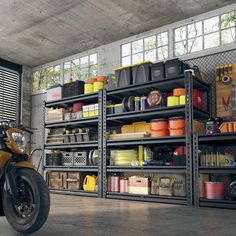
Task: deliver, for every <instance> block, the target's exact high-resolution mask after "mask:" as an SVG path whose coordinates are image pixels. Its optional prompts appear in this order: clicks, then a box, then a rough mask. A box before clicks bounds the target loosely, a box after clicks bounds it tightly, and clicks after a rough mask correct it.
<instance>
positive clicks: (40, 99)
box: [22, 4, 236, 164]
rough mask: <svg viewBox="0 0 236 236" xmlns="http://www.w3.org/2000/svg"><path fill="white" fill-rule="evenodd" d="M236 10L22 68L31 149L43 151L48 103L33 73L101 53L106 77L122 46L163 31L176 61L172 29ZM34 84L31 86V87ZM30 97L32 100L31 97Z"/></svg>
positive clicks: (215, 50) (101, 67)
mask: <svg viewBox="0 0 236 236" xmlns="http://www.w3.org/2000/svg"><path fill="white" fill-rule="evenodd" d="M234 9H236V4H233V5H229V6H227V7H223V8H219V9H217V10H214V11H211V12H208V13H204V14H201V15H198V16H196V17H193V18H189V19H186V20H183V21H180V22H176V23H174V24H171V25H167V26H164V27H161V28H158V29H154V30H151V31H148V32H144V33H142V34H139V35H135V36H132V37H129V38H125V39H123V40H119V41H116V42H113V43H111V44H107V45H103V46H101V47H98V48H95V49H92V50H89V51H85V52H82V53H79V54H76V55H72V56H70V57H66V58H63V59H61V60H57V61H54V62H51V63H48V64H45V65H41V66H38V67H35V68H33V69H32V70H31V69H30V68H27V67H24V68H23V69H24V70H23V78H24V79H23V86H22V87H23V109H22V113H23V117H24V120H23V121H24V123H25V124H28V123H29V121H30V119H31V128H32V129H33V130H34V135H33V136H32V140H31V147H32V148H43V144H44V132H43V129H44V115H45V114H44V100H45V93H42V92H41V93H37V94H31V91H32V90H31V85H32V81H33V79H32V72H33V71H36V70H39V69H42V68H47V67H49V66H52V65H57V64H61V66H62V65H63V63H64V62H66V61H69V60H72V59H75V58H78V57H83V56H85V55H88V54H93V53H98V74H99V75H107V74H109V73H113V70H114V68H117V67H119V66H120V61H121V50H120V47H121V45H122V44H125V43H129V42H131V41H135V40H138V39H141V38H144V37H147V36H152V35H155V34H157V33H161V32H163V31H168V32H169V39H172V40H171V41H170V42H169V59H170V58H173V57H174V55H173V51H174V50H173V37H174V35H173V29H174V28H177V27H180V26H182V25H186V24H189V23H191V22H192V21H198V20H202V19H206V18H210V17H213V16H216V15H220V14H223V13H227V12H229V11H232V10H234ZM231 49H235V43H233V44H229V45H227V46H223V47H217V48H212V49H209V50H202V51H199V52H195V53H191V54H186V55H184V56H181V59H183V60H189V59H192V58H197V57H202V56H205V55H209V54H214V53H218V52H222V51H225V50H231ZM29 80H31V83H28V84H27V81H29ZM29 84H31V85H29ZM30 97H31V98H30ZM39 157H40V153H38V154H36V155H35V156H34V158H33V162H34V163H35V164H37V163H38V160H39Z"/></svg>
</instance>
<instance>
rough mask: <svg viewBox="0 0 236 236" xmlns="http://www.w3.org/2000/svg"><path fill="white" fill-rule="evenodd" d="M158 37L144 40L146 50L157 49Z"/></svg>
mask: <svg viewBox="0 0 236 236" xmlns="http://www.w3.org/2000/svg"><path fill="white" fill-rule="evenodd" d="M156 41H157V39H156V36H155V35H154V36H151V37H148V38H145V39H144V48H145V50H149V49H153V48H156Z"/></svg>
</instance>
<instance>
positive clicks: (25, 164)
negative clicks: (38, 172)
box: [15, 161, 35, 169]
mask: <svg viewBox="0 0 236 236" xmlns="http://www.w3.org/2000/svg"><path fill="white" fill-rule="evenodd" d="M15 166H16V167H22V168H30V169H35V168H34V165H33V164H32V163H31V162H28V161H21V162H17V163H16V164H15Z"/></svg>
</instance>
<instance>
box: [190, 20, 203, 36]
mask: <svg viewBox="0 0 236 236" xmlns="http://www.w3.org/2000/svg"><path fill="white" fill-rule="evenodd" d="M200 35H202V22H196V23H193V24H191V25H188V38H193V37H196V36H200Z"/></svg>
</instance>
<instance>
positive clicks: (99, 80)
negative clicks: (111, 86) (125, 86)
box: [97, 75, 107, 84]
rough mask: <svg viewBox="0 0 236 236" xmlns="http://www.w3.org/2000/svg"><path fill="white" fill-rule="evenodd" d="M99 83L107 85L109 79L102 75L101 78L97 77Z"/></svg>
mask: <svg viewBox="0 0 236 236" xmlns="http://www.w3.org/2000/svg"><path fill="white" fill-rule="evenodd" d="M97 81H98V82H104V84H106V82H107V77H106V76H104V75H100V76H98V77H97Z"/></svg>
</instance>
